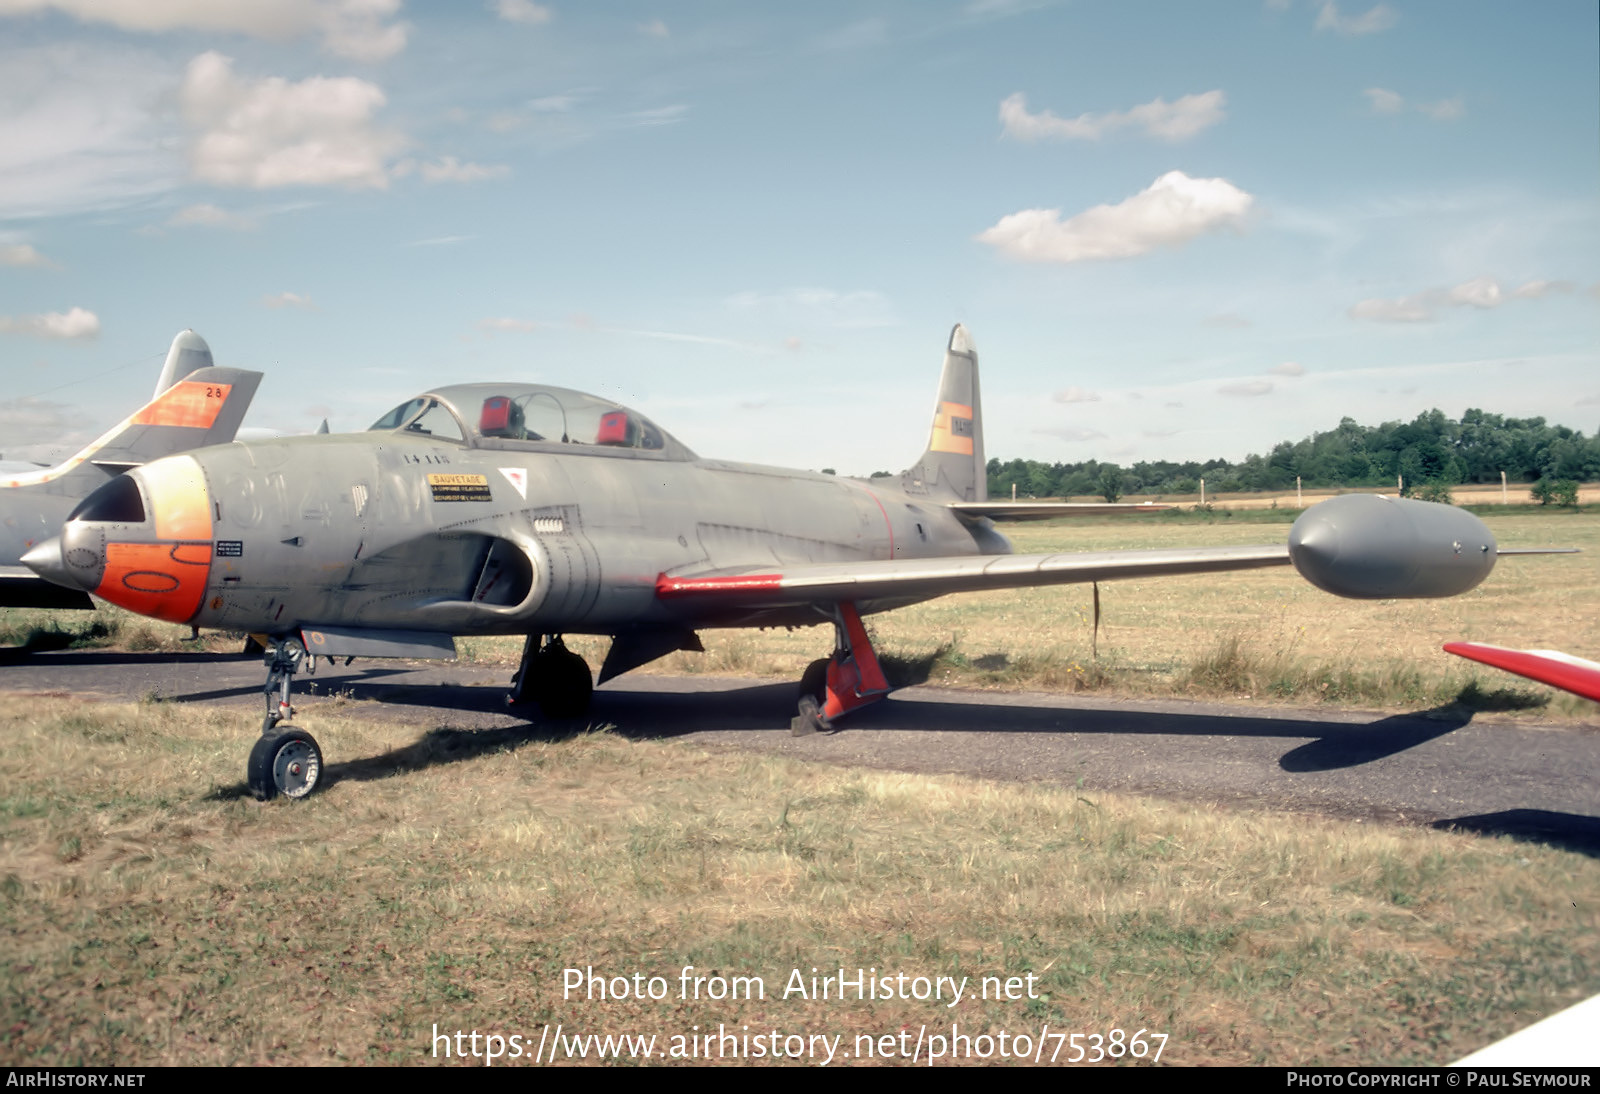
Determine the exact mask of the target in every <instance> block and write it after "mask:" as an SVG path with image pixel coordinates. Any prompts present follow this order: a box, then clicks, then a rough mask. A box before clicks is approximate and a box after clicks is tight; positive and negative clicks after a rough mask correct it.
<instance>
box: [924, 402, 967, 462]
mask: <svg viewBox="0 0 1600 1094" xmlns="http://www.w3.org/2000/svg"><path fill="white" fill-rule="evenodd" d="M928 447H929V448H930V449H932V450H933V451H934V452H954V453H956V454H957V455H960V456H970V455H972V408H971V407H970V406H964V405H962V404H961V403H944V402H941V403H940V404H939V411H938V413H937V414H935V415H934V416H933V437H932V438H931V439H930V440H929V441H928Z"/></svg>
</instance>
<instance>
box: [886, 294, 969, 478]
mask: <svg viewBox="0 0 1600 1094" xmlns="http://www.w3.org/2000/svg"><path fill="white" fill-rule="evenodd" d="M901 480H902V485H903V486H904V488H905V490H906V492H907V493H909V494H930V495H933V496H935V497H939V498H945V499H948V500H952V501H986V500H988V497H989V475H988V468H987V465H986V464H985V462H984V458H983V407H982V406H981V405H980V399H979V396H978V350H977V347H976V346H974V345H973V344H972V337H971V336H970V335H969V334H967V328H966V327H963V326H962V325H961V324H960V323H957V324H956V325H955V328H954V329H952V330H951V331H950V342H949V345H948V346H947V347H946V349H945V354H944V371H943V372H942V373H941V374H940V376H939V402H938V405H937V406H936V407H935V408H934V412H933V432H932V434H931V435H930V436H929V438H928V449H927V451H926V452H924V453H923V454H922V458H921V459H919V460H918V461H917V462H916V464H915V465H914V466H913V467H912V468H911V469H910V470H909V471H906V472H905V473H904V474H903V475H902V476H901Z"/></svg>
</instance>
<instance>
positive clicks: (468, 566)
mask: <svg viewBox="0 0 1600 1094" xmlns="http://www.w3.org/2000/svg"><path fill="white" fill-rule="evenodd" d="M985 473H986V469H985V462H984V452H983V418H982V412H981V408H980V406H979V392H978V359H977V353H976V351H975V349H974V347H973V344H972V340H971V338H970V337H969V336H968V334H967V331H966V329H965V328H964V327H961V326H957V327H955V328H954V330H953V331H952V332H951V334H950V339H949V342H948V344H947V347H946V351H945V357H944V371H943V374H942V375H941V377H940V380H939V392H938V401H937V403H936V404H935V408H934V414H933V428H932V434H931V436H930V438H929V440H928V445H927V449H926V451H924V452H923V453H922V455H921V456H920V457H918V459H917V460H916V462H915V463H914V464H912V466H911V467H910V469H909V470H907V471H905V472H903V473H902V474H901V475H900V476H898V477H897V478H879V479H873V480H859V479H850V478H838V477H834V476H832V475H823V474H814V473H811V472H806V471H790V470H782V469H778V468H772V467H761V466H754V465H749V464H738V463H728V462H723V461H719V460H710V459H702V458H701V457H699V456H697V455H695V453H693V452H691V451H690V450H689V449H688V448H686V447H685V446H684V445H683V444H682V443H681V442H679V441H678V440H677V439H676V438H674V437H673V436H671V435H670V434H668V433H667V432H666V431H665V430H663V429H661V428H660V427H658V426H657V425H656V424H655V423H653V422H651V421H650V420H649V419H647V418H646V417H644V416H643V415H641V414H638V413H636V412H635V411H633V410H630V409H628V408H627V407H623V406H618V405H617V404H615V403H611V402H607V401H605V400H603V399H598V398H595V397H594V396H591V395H585V394H582V393H580V392H577V391H569V390H567V389H564V388H559V387H548V386H542V385H533V384H521V383H490V384H462V385H452V386H448V387H440V388H435V389H434V390H432V391H429V392H426V393H425V394H422V395H419V396H417V397H416V398H414V399H411V400H409V401H407V402H405V403H403V404H402V405H400V406H397V407H395V408H394V409H393V410H392V411H390V412H389V413H387V414H385V415H384V416H383V417H382V418H380V419H379V420H378V421H377V422H376V423H375V424H374V425H373V426H372V428H371V429H370V430H368V431H366V432H364V433H353V434H334V435H319V436H300V437H282V438H277V439H271V440H258V441H249V442H236V443H232V444H226V445H219V446H216V447H211V448H205V449H200V450H197V451H192V452H188V453H185V454H183V455H176V456H169V457H166V458H164V459H158V460H153V461H151V462H149V463H146V464H144V465H143V466H140V467H135V468H133V469H131V470H129V471H128V472H127V473H126V474H123V475H120V476H118V477H117V478H116V479H113V480H112V481H111V482H109V483H107V484H106V485H105V486H103V487H101V488H100V489H99V490H97V491H96V492H95V493H93V494H91V495H90V496H89V497H88V498H86V499H85V500H84V501H83V502H82V504H80V505H79V506H78V507H77V508H76V509H75V510H73V511H72V513H71V515H70V517H69V518H68V519H67V521H66V523H65V524H64V526H63V527H62V529H61V533H60V535H59V536H57V537H56V538H54V539H51V540H48V541H46V542H44V543H41V544H39V545H38V546H36V547H34V548H33V549H32V550H31V551H29V552H28V553H27V555H26V556H25V557H24V558H23V560H22V561H23V563H24V564H25V565H27V566H28V567H30V568H31V569H32V570H34V571H35V572H36V573H38V574H40V575H41V576H43V577H46V578H48V579H49V580H51V581H54V582H56V583H57V584H60V585H64V586H67V587H69V588H73V589H81V590H84V591H86V592H90V593H93V594H94V595H95V596H98V597H101V598H102V599H105V600H109V601H111V602H112V603H114V604H118V605H121V606H122V607H124V608H127V609H129V610H131V611H135V612H140V613H143V614H145V615H150V616H154V617H157V618H160V619H165V620H171V621H172V622H175V623H187V624H192V625H193V626H195V627H214V628H226V629H229V630H235V631H243V632H247V633H251V634H255V635H257V636H259V637H260V638H261V639H262V640H263V642H264V644H265V645H266V647H267V650H268V653H267V664H268V679H267V689H266V690H267V713H266V717H265V719H264V722H263V724H262V731H261V737H260V739H259V740H258V741H257V742H256V744H255V747H254V748H253V749H252V750H251V753H250V759H249V764H248V775H249V784H250V787H251V789H252V790H253V791H254V792H255V794H256V795H257V796H258V797H260V798H263V799H266V798H270V797H273V796H275V795H277V794H284V795H287V796H289V797H301V796H303V795H305V794H308V793H310V791H311V790H312V789H313V788H315V786H316V785H317V782H318V780H319V778H320V775H321V772H322V753H321V749H320V748H319V746H318V744H317V742H316V741H315V740H314V739H313V738H312V736H311V735H310V734H309V733H307V732H305V730H303V729H300V728H296V727H293V726H291V725H290V724H289V719H290V718H291V716H292V715H293V713H294V711H293V708H292V707H291V705H290V686H291V683H292V680H293V677H294V675H295V673H296V672H297V671H298V670H300V669H301V668H302V667H303V666H304V664H305V661H306V658H307V656H308V654H309V655H314V656H321V655H328V656H331V657H346V658H348V657H439V658H447V657H453V656H454V640H453V637H452V636H455V635H496V634H499V635H507V634H514V635H525V636H526V639H527V641H526V645H525V647H524V650H523V654H522V660H521V664H520V666H519V668H518V669H517V671H516V675H515V677H514V678H513V680H512V684H511V693H510V697H509V698H510V701H511V702H514V703H528V702H531V703H537V704H538V706H539V707H540V708H541V709H542V711H543V713H544V714H545V715H546V716H548V717H552V718H571V717H577V716H580V715H582V714H583V713H584V712H585V711H586V710H587V708H588V705H589V701H590V691H591V689H592V687H593V681H592V678H591V676H590V670H589V666H588V665H587V664H585V662H584V661H583V659H582V658H581V657H579V656H578V655H577V654H575V653H573V652H572V651H570V650H568V649H567V647H566V646H565V644H564V643H563V641H562V637H563V636H564V635H570V634H591V635H608V636H610V638H611V646H610V650H609V652H608V653H607V654H606V658H605V662H604V664H603V665H602V666H601V668H600V675H599V680H600V682H601V683H604V682H605V681H607V680H609V679H611V678H612V677H615V676H617V675H619V674H621V673H624V672H627V671H629V670H630V669H633V668H637V667H638V666H640V665H643V664H645V663H647V662H649V661H652V660H654V659H656V658H658V657H661V656H663V655H665V654H667V653H669V652H671V651H673V650H697V649H700V648H701V646H700V640H699V637H698V634H697V632H698V631H700V630H703V629H705V628H708V627H764V626H785V625H787V626H795V625H802V626H803V625H812V624H816V623H819V622H827V623H831V624H832V625H833V631H834V643H833V652H832V654H831V656H829V657H828V658H826V659H825V660H821V661H818V662H816V663H814V664H813V665H812V666H811V667H810V668H809V669H807V671H806V673H805V675H804V679H803V681H802V683H801V688H800V698H799V709H798V712H797V714H796V716H795V719H794V723H793V725H794V729H795V731H796V732H797V733H798V732H806V731H808V730H815V729H821V728H826V727H830V726H832V725H833V724H834V723H835V722H836V721H837V720H838V719H839V718H840V717H841V716H843V715H845V714H847V713H849V712H851V711H854V710H857V709H859V708H860V707H862V706H865V705H867V704H869V703H871V702H873V701H874V700H876V699H879V698H882V697H883V696H884V695H886V694H887V693H888V692H889V690H890V687H889V684H888V682H887V681H886V680H885V678H884V674H883V672H882V670H881V669H880V667H879V665H878V660H877V657H876V656H875V654H874V652H873V648H872V643H871V641H870V639H869V637H868V634H867V631H866V629H865V627H864V626H863V625H862V617H863V616H865V615H869V614H871V613H874V612H882V611H887V610H890V609H893V608H898V607H901V606H903V605H906V604H912V603H915V602H917V601H921V600H927V599H930V598H932V597H936V596H940V595H943V594H945V593H954V592H965V591H972V590H983V589H1001V588H1011V587H1017V586H1034V585H1054V584H1067V583H1073V582H1091V581H1107V580H1111V579H1115V578H1125V577H1148V576H1153V575H1161V574H1196V573H1214V572H1219V571H1225V570H1246V569H1257V568H1261V567H1269V566H1286V565H1290V564H1291V563H1292V564H1293V565H1294V566H1295V567H1296V568H1297V569H1298V570H1299V572H1300V573H1301V574H1302V575H1304V576H1305V577H1306V578H1307V579H1308V580H1309V581H1311V582H1312V583H1313V584H1315V585H1317V586H1319V587H1320V588H1322V589H1325V590H1327V591H1328V592H1331V593H1336V594H1338V595H1340V596H1348V597H1369V598H1372V597H1378V598H1390V597H1436V596H1451V595H1454V594H1456V593H1460V592H1464V591H1466V590H1467V589H1470V588H1472V587H1473V586H1475V585H1477V584H1478V583H1479V582H1480V581H1482V580H1483V579H1484V577H1486V576H1487V575H1488V573H1489V571H1490V570H1491V569H1492V568H1493V566H1494V564H1495V559H1496V556H1497V554H1499V553H1502V552H1499V551H1498V550H1497V547H1496V544H1495V540H1494V537H1493V535H1491V534H1490V532H1489V530H1488V528H1486V527H1485V526H1484V524H1483V523H1482V522H1481V521H1479V520H1478V519H1477V518H1476V517H1474V516H1473V515H1471V514H1470V513H1467V512H1465V511H1464V510H1461V509H1456V508H1452V507H1449V506H1444V505H1433V504H1428V503H1425V502H1418V501H1409V500H1404V499H1398V498H1380V497H1376V496H1373V495H1347V496H1344V497H1338V498H1333V499H1331V500H1329V501H1325V502H1323V503H1321V504H1320V505H1317V506H1314V507H1313V508H1311V509H1309V510H1307V511H1306V512H1305V513H1304V514H1303V515H1301V517H1300V518H1299V520H1298V521H1296V523H1295V525H1294V528H1293V530H1292V531H1291V533H1290V535H1289V540H1288V542H1287V543H1286V544H1285V543H1279V544H1270V545H1266V546H1260V547H1206V548H1195V549H1192V550H1185V549H1172V550H1136V551H1103V552H1092V553H1079V554H1031V555H1019V554H1013V553H1011V546H1010V544H1009V543H1008V542H1007V540H1006V539H1005V537H1004V536H1002V535H1001V534H1000V533H999V532H998V531H996V529H995V526H994V522H995V521H996V520H1004V519H1009V518H1027V517H1034V518H1038V517H1054V516H1061V515H1069V514H1082V513H1090V514H1095V513H1104V512H1107V511H1115V512H1128V511H1139V510H1140V508H1141V507H1139V506H1115V507H1108V506H1103V505H1071V504H1064V503H1063V504H1052V503H1018V502H1004V501H1002V502H994V501H989V500H988V499H987V492H986V477H985ZM1142 508H1143V509H1145V510H1149V509H1151V508H1153V507H1150V506H1145V507H1142Z"/></svg>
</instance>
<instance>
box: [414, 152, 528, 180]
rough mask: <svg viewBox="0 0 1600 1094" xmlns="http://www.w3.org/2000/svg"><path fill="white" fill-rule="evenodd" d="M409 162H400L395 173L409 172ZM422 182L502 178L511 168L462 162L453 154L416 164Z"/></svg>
mask: <svg viewBox="0 0 1600 1094" xmlns="http://www.w3.org/2000/svg"><path fill="white" fill-rule="evenodd" d="M411 166H412V165H411V164H402V165H400V167H398V168H397V169H396V174H405V173H409V171H410V170H411ZM416 169H417V170H418V171H419V172H421V174H422V178H423V181H424V182H482V181H483V180H484V179H498V178H504V177H505V176H507V175H509V174H510V173H511V168H509V167H506V166H505V165H504V164H483V163H462V162H461V161H460V160H458V159H456V158H455V157H454V156H445V157H443V158H442V159H439V160H437V161H435V162H433V163H421V164H417V165H416Z"/></svg>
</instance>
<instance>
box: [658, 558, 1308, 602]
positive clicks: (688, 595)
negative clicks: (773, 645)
mask: <svg viewBox="0 0 1600 1094" xmlns="http://www.w3.org/2000/svg"><path fill="white" fill-rule="evenodd" d="M1287 565H1289V548H1288V547H1287V546H1286V545H1283V544H1275V545H1268V546H1264V547H1203V548H1195V549H1192V550H1190V549H1179V550H1158V551H1094V552H1085V553H1080V554H1048V555H967V556H963V557H959V558H916V559H896V560H893V561H888V562H825V563H814V564H806V565H799V566H783V567H778V568H776V569H773V568H771V567H746V568H743V569H738V570H718V571H714V572H711V573H705V572H701V573H696V574H692V575H683V576H674V575H671V574H662V575H660V576H659V577H658V578H657V579H656V596H657V597H658V598H660V599H662V600H700V601H702V602H704V603H707V604H710V603H719V604H738V605H740V606H744V607H753V608H754V607H759V608H776V607H789V606H795V605H803V604H823V603H838V602H841V601H859V600H877V599H886V598H900V597H912V598H926V597H933V596H943V595H944V594H946V593H965V592H977V591H981V590H985V589H1017V588H1027V587H1031V586H1037V585H1072V584H1078V583H1082V582H1089V581H1112V580H1115V579H1118V578H1130V577H1164V576H1169V575H1173V574H1210V573H1222V572H1226V571H1230V570H1259V569H1263V568H1266V567H1270V566H1287Z"/></svg>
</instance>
